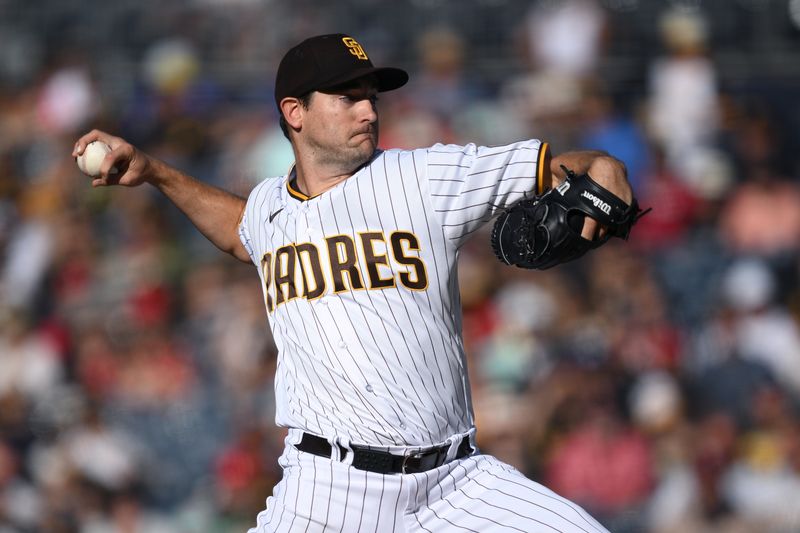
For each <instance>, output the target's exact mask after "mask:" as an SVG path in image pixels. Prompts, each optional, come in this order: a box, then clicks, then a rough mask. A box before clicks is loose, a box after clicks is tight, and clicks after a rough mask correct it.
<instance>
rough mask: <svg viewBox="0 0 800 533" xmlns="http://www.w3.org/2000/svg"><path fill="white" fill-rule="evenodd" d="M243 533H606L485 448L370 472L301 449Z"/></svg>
mask: <svg viewBox="0 0 800 533" xmlns="http://www.w3.org/2000/svg"><path fill="white" fill-rule="evenodd" d="M291 438H292V435H291V434H290V436H289V437H287V446H286V449H285V450H284V453H283V454H282V455H281V457H280V459H279V464H280V465H281V467H282V468H283V479H282V480H281V481H280V483H278V484H277V485H276V486H275V489H274V490H273V494H272V496H270V497H269V498H268V499H267V508H266V510H264V511H262V512H261V513H259V515H258V518H257V525H256V527H255V528H252V529H250V531H249V533H273V532H274V533H290V532H291V533H294V532H300V533H321V532H324V533H331V532H339V533H362V532H363V533H366V532H370V533H422V532H428V533H439V532H447V533H450V532H457V531H458V532H475V533H494V532H513V531H516V532H521V533H539V532H541V533H552V532H561V533H573V532H575V533H608V531H607V530H606V529H605V528H604V527H603V526H601V525H600V524H599V523H598V522H597V521H596V520H594V519H593V518H592V517H591V516H589V515H588V514H587V513H586V511H584V510H583V509H581V508H580V507H579V506H578V505H576V504H574V503H572V502H570V501H569V500H566V499H564V498H562V497H561V496H558V495H557V494H555V493H554V492H553V491H551V490H549V489H547V488H546V487H544V486H542V485H539V484H538V483H535V482H533V481H531V480H529V479H527V478H526V477H525V476H523V475H522V474H521V473H520V472H519V471H518V470H516V469H515V468H513V467H512V466H509V465H507V464H505V463H503V462H501V461H500V460H498V459H497V458H495V457H492V456H491V455H481V454H478V455H473V456H471V457H466V458H463V459H460V460H455V461H452V462H450V463H447V464H445V465H443V466H441V467H439V468H436V469H433V470H429V471H427V472H423V473H419V474H388V475H383V474H376V473H373V472H366V471H363V470H357V469H355V468H352V467H351V466H348V465H347V464H346V461H345V462H342V461H339V460H338V458H334V459H333V460H332V459H328V458H325V457H319V456H316V455H313V454H310V453H305V452H300V451H298V450H297V449H296V448H295V447H294V446H292V445H291V444H288V443H289V442H290V439H291Z"/></svg>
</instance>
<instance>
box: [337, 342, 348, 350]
mask: <svg viewBox="0 0 800 533" xmlns="http://www.w3.org/2000/svg"><path fill="white" fill-rule="evenodd" d="M339 348H341V349H343V350H344V349H345V348H347V343H346V342H344V341H343V340H341V341H339Z"/></svg>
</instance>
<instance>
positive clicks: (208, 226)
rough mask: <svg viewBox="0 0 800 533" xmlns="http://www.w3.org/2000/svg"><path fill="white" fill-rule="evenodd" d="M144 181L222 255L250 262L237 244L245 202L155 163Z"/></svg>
mask: <svg viewBox="0 0 800 533" xmlns="http://www.w3.org/2000/svg"><path fill="white" fill-rule="evenodd" d="M150 162H151V165H152V171H151V172H150V173H149V175H148V176H147V178H146V181H147V182H148V183H150V184H151V185H153V186H154V187H156V188H157V189H158V190H160V191H161V192H162V193H163V194H164V195H165V196H166V197H167V198H169V199H170V200H171V201H172V203H174V204H175V206H177V208H178V209H180V210H181V211H182V212H183V213H184V214H185V215H186V216H187V217H189V220H191V221H192V224H194V225H195V227H197V229H198V230H199V231H200V233H202V234H203V235H204V236H205V237H206V238H207V239H208V240H209V241H211V242H212V243H213V244H214V245H215V246H216V247H217V248H219V249H220V250H222V251H223V252H227V253H229V254H231V255H233V256H234V257H236V258H237V259H239V260H241V261H244V262H247V263H249V262H250V256H249V255H248V254H247V251H246V250H245V248H244V246H243V245H242V242H241V241H240V240H239V222H240V221H241V219H242V215H243V213H244V208H245V205H246V203H247V202H246V200H245V199H244V198H241V197H239V196H236V195H234V194H231V193H229V192H228V191H225V190H223V189H219V188H217V187H214V186H212V185H208V184H207V183H203V182H201V181H198V180H197V179H195V178H193V177H191V176H188V175H186V174H184V173H183V172H181V171H179V170H177V169H175V168H173V167H170V166H169V165H167V164H165V163H163V162H162V161H159V160H157V159H153V158H151V159H150Z"/></svg>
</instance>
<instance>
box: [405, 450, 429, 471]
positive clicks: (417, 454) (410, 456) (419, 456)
mask: <svg viewBox="0 0 800 533" xmlns="http://www.w3.org/2000/svg"><path fill="white" fill-rule="evenodd" d="M424 456H425V453H423V452H415V453H409V454H408V455H404V456H403V464H402V465H401V466H400V471H401V472H402V473H403V474H408V473H409V472H407V471H406V468H408V466H409V465H408V460H409V459H422V458H423V457H424Z"/></svg>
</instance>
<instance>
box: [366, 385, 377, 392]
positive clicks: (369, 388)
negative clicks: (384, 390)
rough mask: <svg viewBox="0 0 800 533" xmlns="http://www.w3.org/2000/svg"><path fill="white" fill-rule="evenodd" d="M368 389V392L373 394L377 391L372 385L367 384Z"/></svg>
mask: <svg viewBox="0 0 800 533" xmlns="http://www.w3.org/2000/svg"><path fill="white" fill-rule="evenodd" d="M366 389H367V392H372V391H373V390H375V389H373V388H372V385H370V384H369V383H367V387H366Z"/></svg>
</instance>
